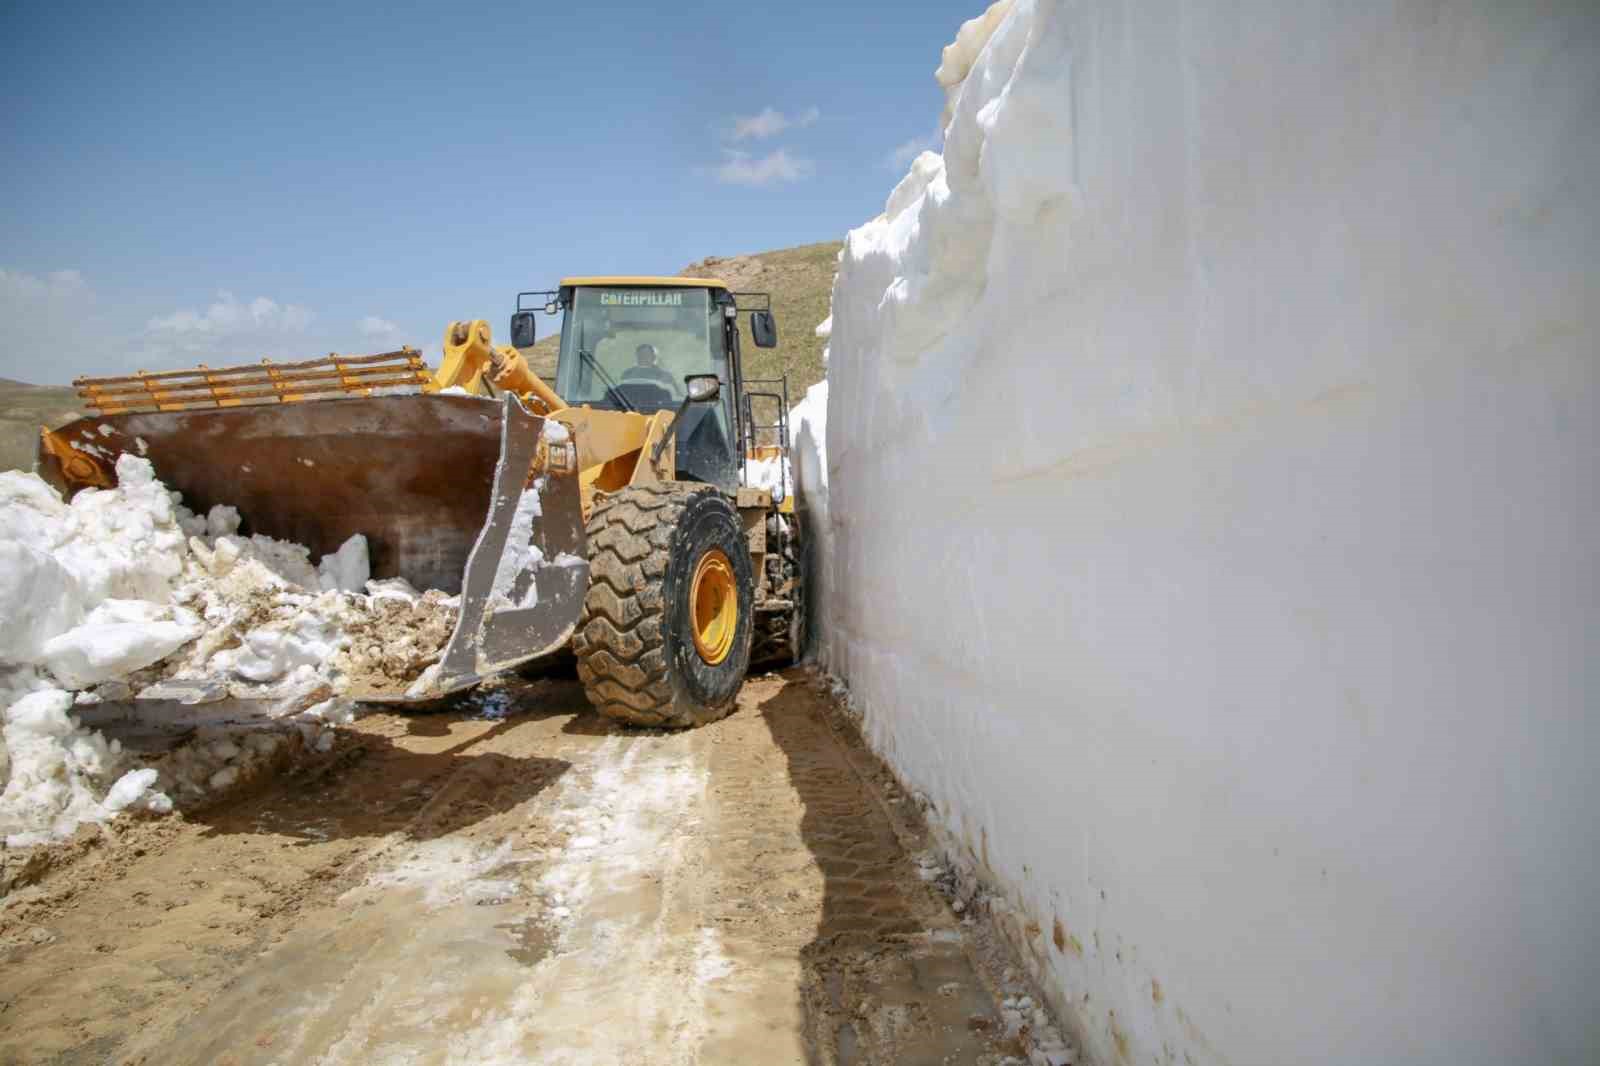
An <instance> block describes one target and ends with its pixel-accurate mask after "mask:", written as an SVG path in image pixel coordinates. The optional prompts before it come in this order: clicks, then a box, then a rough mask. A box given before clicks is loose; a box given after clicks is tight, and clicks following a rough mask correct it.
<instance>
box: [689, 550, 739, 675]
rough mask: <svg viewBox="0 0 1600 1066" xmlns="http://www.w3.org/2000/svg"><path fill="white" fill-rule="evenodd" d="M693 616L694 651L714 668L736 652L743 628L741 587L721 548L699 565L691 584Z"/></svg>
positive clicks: (712, 552) (690, 606)
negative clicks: (735, 642) (737, 633)
mask: <svg viewBox="0 0 1600 1066" xmlns="http://www.w3.org/2000/svg"><path fill="white" fill-rule="evenodd" d="M689 617H690V619H691V620H692V622H693V624H694V650H695V651H697V652H699V653H700V658H702V659H704V660H705V661H706V662H707V663H709V664H710V665H712V666H715V665H717V664H718V663H720V662H721V661H722V660H724V659H726V658H727V657H728V652H730V651H732V650H733V634H734V631H735V630H737V629H738V628H739V587H738V585H736V584H735V583H734V578H733V564H732V563H730V562H728V557H727V556H726V555H724V554H723V553H722V549H720V548H712V549H711V550H710V551H708V552H706V553H705V554H704V555H702V556H701V557H700V561H699V562H698V563H696V564H695V568H694V580H693V581H691V582H690V583H689Z"/></svg>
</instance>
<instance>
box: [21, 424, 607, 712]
mask: <svg viewBox="0 0 1600 1066" xmlns="http://www.w3.org/2000/svg"><path fill="white" fill-rule="evenodd" d="M335 396H336V397H337V398H332V399H309V398H307V399H305V400H303V401H302V402H283V403H268V404H255V405H252V404H248V403H247V404H244V405H238V406H216V405H210V406H205V407H199V408H193V407H191V408H188V409H181V410H144V411H138V410H135V411H128V410H123V412H122V413H111V414H100V415H94V416H90V417H87V418H82V419H79V420H78V421H76V422H73V423H71V424H69V425H67V426H64V427H62V428H61V429H59V430H56V431H55V433H54V434H53V435H47V436H46V438H45V440H44V442H43V443H42V444H41V447H40V455H39V473H40V475H41V476H42V477H44V478H45V479H46V480H47V481H50V482H51V483H53V484H54V485H55V486H56V487H57V488H58V489H61V490H62V491H63V493H66V494H70V493H71V492H73V491H76V490H77V489H80V488H82V487H84V486H85V485H86V484H93V483H95V479H94V478H93V477H89V476H85V470H86V469H87V468H94V469H95V470H97V471H98V472H99V476H100V477H101V478H102V479H104V478H107V477H109V476H114V470H115V465H116V459H117V457H118V456H119V455H121V454H123V453H130V454H134V455H141V456H144V457H146V458H148V459H149V460H150V462H151V463H152V464H153V465H154V467H155V471H156V474H157V476H158V477H160V478H161V479H162V481H163V482H165V483H166V485H167V486H168V487H169V488H172V489H176V490H177V491H179V492H181V493H183V500H184V503H185V505H186V506H188V507H189V508H191V509H193V510H194V511H196V512H197V513H204V512H205V511H206V510H208V509H209V508H210V507H212V506H213V505H214V504H219V503H221V504H229V505H231V506H234V507H237V508H238V509H239V513H240V515H241V516H243V518H244V522H245V524H244V526H243V527H242V530H241V531H242V532H244V533H247V534H248V533H264V534H266V535H268V536H272V537H276V538H279V539H284V540H292V541H295V542H297V543H300V544H304V545H305V546H306V547H308V548H309V549H311V553H312V556H313V558H315V557H318V556H321V555H325V554H327V553H330V552H333V551H334V550H336V549H337V548H338V547H339V546H340V545H341V544H342V543H344V541H345V540H346V539H347V538H349V537H350V536H351V535H353V534H356V533H361V534H364V535H365V536H366V538H367V544H368V549H369V553H370V558H371V563H372V576H373V577H374V578H385V577H403V578H405V579H406V580H407V581H409V582H411V583H412V584H413V585H415V586H416V587H417V588H419V589H440V590H443V591H444V592H447V593H451V594H454V593H460V594H461V600H460V607H459V614H458V617H457V623H456V627H455V631H454V634H453V635H452V637H451V639H450V641H449V643H448V644H447V645H446V646H445V648H444V651H443V653H442V655H441V657H440V660H439V669H438V670H436V671H432V672H431V676H430V679H429V681H428V683H427V684H425V685H424V686H422V687H421V688H420V689H418V688H417V687H415V686H414V687H413V689H412V690H408V692H407V693H405V694H395V693H363V694H359V695H361V698H363V699H373V700H383V701H394V702H411V701H425V700H429V699H436V698H438V697H439V696H441V695H444V694H447V693H449V692H452V691H456V690H459V689H462V688H466V687H469V686H471V685H473V684H476V683H477V682H478V681H480V680H482V679H483V678H484V677H486V676H487V675H489V674H492V673H494V672H496V671H498V670H503V669H506V668H508V667H511V666H514V665H517V664H518V663H521V662H525V661H527V660H530V659H535V658H538V657H540V656H542V655H546V654H549V653H550V652H553V651H555V650H557V649H559V648H561V647H562V646H563V645H565V644H566V643H567V641H568V640H569V639H570V638H571V635H572V631H573V628H574V626H575V625H576V624H577V619H578V613H579V611H580V610H581V607H582V604H583V597H584V593H585V591H586V589H587V588H588V581H589V572H588V563H587V554H586V551H585V543H584V533H583V516H582V512H581V508H580V502H579V493H578V478H577V474H576V470H575V469H573V468H575V466H576V462H575V459H574V460H571V461H567V460H565V459H564V457H563V456H562V455H561V450H560V449H552V448H549V447H548V446H545V445H544V444H543V438H544V434H543V430H544V422H545V420H544V419H543V418H540V417H538V416H536V415H532V414H529V413H528V412H527V410H525V409H524V408H523V407H522V405H521V403H519V402H518V401H517V399H516V398H515V397H513V396H510V395H507V396H504V397H502V398H501V399H499V400H496V401H489V400H484V399H481V398H478V397H473V396H446V395H438V394H416V393H412V394H406V395H391V396H381V395H380V396H372V395H367V396H362V395H348V394H346V393H335ZM552 457H554V458H556V459H561V460H562V461H560V462H553V461H552ZM74 464H76V469H70V468H72V467H73V466H74ZM525 493H537V494H538V500H537V505H538V514H539V517H538V519H537V520H536V521H534V522H533V524H532V530H531V534H530V536H531V543H532V546H533V547H536V548H538V549H539V551H538V552H537V553H520V554H521V556H522V557H525V558H527V559H528V560H529V562H528V564H527V565H526V566H524V567H522V568H521V569H520V571H519V572H517V573H515V574H513V575H510V581H509V584H508V583H507V581H506V580H505V578H504V577H503V578H502V581H501V583H500V584H501V587H500V590H499V591H500V595H499V596H495V597H492V596H491V593H492V591H493V589H494V586H495V577H496V573H497V571H498V570H499V569H500V562H501V559H502V556H503V555H504V554H505V553H506V551H507V547H508V542H509V539H510V537H511V535H512V527H513V524H514V522H513V519H514V518H515V517H516V515H517V511H518V508H519V505H520V506H527V504H524V501H523V497H524V494H525ZM530 502H531V501H530ZM523 528H524V529H526V525H524V526H523ZM558 558H559V559H561V560H562V561H563V563H564V565H540V563H541V562H542V563H545V564H548V563H549V562H550V561H551V560H556V559H558ZM520 604H527V606H519V605H520Z"/></svg>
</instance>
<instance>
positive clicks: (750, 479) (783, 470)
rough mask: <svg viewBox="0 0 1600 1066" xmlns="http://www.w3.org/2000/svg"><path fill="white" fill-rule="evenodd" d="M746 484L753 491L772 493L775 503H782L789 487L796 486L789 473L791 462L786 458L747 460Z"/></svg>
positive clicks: (745, 465) (745, 469)
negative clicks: (760, 490) (759, 490)
mask: <svg viewBox="0 0 1600 1066" xmlns="http://www.w3.org/2000/svg"><path fill="white" fill-rule="evenodd" d="M744 483H745V485H746V486H747V487H749V488H752V489H765V490H766V491H767V492H770V493H772V498H773V499H774V500H775V501H778V502H780V503H781V502H782V501H783V498H784V496H785V495H787V493H788V491H789V486H790V485H792V484H794V478H793V475H792V474H791V473H790V472H789V460H788V459H787V458H786V457H784V456H773V457H772V458H770V459H746V460H745V464H744Z"/></svg>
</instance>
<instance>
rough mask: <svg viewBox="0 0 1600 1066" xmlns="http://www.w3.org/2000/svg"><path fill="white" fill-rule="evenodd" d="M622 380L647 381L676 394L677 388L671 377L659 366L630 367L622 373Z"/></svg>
mask: <svg viewBox="0 0 1600 1066" xmlns="http://www.w3.org/2000/svg"><path fill="white" fill-rule="evenodd" d="M622 380H623V381H649V382H653V383H654V384H657V385H660V386H661V387H662V388H664V389H667V390H669V391H672V392H676V391H677V386H678V382H677V381H676V380H674V378H673V376H672V375H671V374H669V373H667V372H666V371H665V370H662V369H661V368H660V367H659V366H630V367H629V368H628V369H626V370H624V371H623V372H622Z"/></svg>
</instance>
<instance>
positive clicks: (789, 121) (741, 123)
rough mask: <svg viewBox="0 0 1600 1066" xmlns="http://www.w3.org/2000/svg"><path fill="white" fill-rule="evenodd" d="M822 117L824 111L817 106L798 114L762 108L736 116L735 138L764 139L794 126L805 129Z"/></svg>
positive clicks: (734, 125) (734, 124) (737, 139)
mask: <svg viewBox="0 0 1600 1066" xmlns="http://www.w3.org/2000/svg"><path fill="white" fill-rule="evenodd" d="M821 117H822V112H821V111H819V110H817V109H816V108H815V107H808V108H806V109H805V110H804V111H801V112H800V113H799V114H796V115H785V114H784V113H783V112H782V111H779V110H777V109H775V108H771V107H766V108H762V109H761V112H760V113H759V114H755V115H748V116H744V115H740V116H735V118H734V120H733V139H734V140H736V141H743V140H747V139H749V138H751V137H754V138H755V139H757V140H763V139H765V138H767V137H773V136H776V135H777V134H780V133H782V132H783V131H784V130H786V129H789V128H791V127H793V128H794V129H804V128H805V127H807V126H809V125H811V124H812V123H814V122H816V121H817V119H819V118H821Z"/></svg>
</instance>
